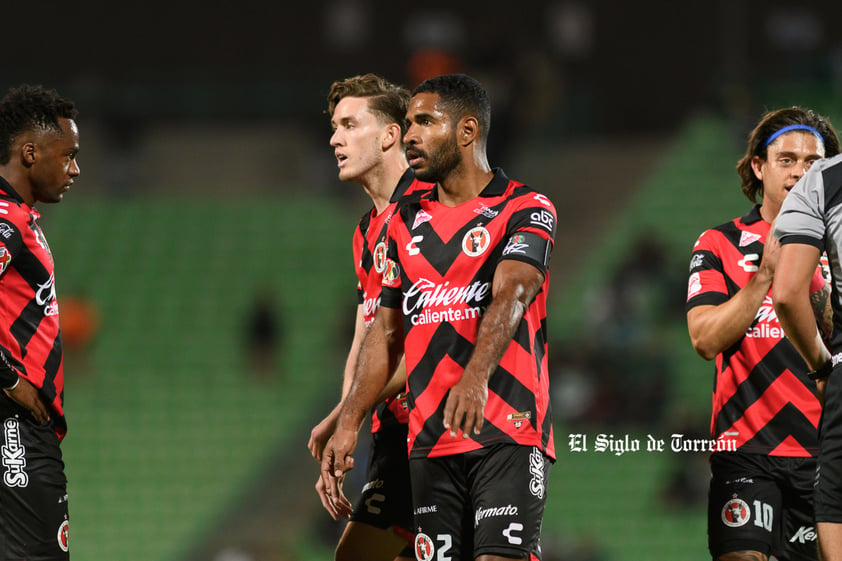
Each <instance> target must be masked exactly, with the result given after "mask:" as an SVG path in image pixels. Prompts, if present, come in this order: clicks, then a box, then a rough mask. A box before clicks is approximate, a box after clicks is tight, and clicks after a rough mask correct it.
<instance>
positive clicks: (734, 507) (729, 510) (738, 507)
mask: <svg viewBox="0 0 842 561" xmlns="http://www.w3.org/2000/svg"><path fill="white" fill-rule="evenodd" d="M749 518H751V510H749V508H748V503H746V502H745V501H744V500H742V499H740V498H737V495H736V494H734V495H732V496H731V499H730V500H728V502H726V503H725V506H723V507H722V522H723V523H724V524H725V525H726V526H729V527H731V528H738V527H740V526H743V525H745V523H746V522H748V519H749Z"/></svg>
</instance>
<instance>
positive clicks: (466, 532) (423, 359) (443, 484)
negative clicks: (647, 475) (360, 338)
mask: <svg viewBox="0 0 842 561" xmlns="http://www.w3.org/2000/svg"><path fill="white" fill-rule="evenodd" d="M407 119H408V121H409V130H408V131H407V133H406V135H405V137H404V141H405V144H406V145H407V157H408V159H409V164H410V166H411V167H412V168H413V169H414V170H415V173H416V176H417V177H418V178H419V179H423V180H425V181H435V182H436V185H435V187H434V188H433V189H432V190H431V191H428V192H425V193H420V194H417V195H413V196H411V197H408V198H407V199H406V200H405V201H402V202H401V205H400V206H399V207H398V212H397V213H396V214H395V216H394V217H393V218H392V221H391V223H390V224H389V231H388V235H389V248H388V252H387V263H386V270H385V272H384V276H383V292H382V296H381V306H380V308H379V310H378V312H377V315H376V318H375V321H374V324H373V325H372V327H371V329H370V330H369V333H368V334H367V336H366V339H365V341H364V343H363V347H362V350H361V356H360V361H359V366H358V368H357V372H356V374H355V376H354V381H353V384H352V387H351V390H350V392H349V395H348V398H347V399H346V400H345V401H344V404H343V407H342V409H341V412H340V417H339V420H338V422H337V428H336V431H335V432H334V435H333V437H332V438H331V440H330V441H329V442H328V444H327V446H326V447H325V452H324V456H323V460H322V477H323V478H324V480H325V485H326V487H327V489H328V493H329V494H330V495H332V496H335V495H337V494H338V478H341V476H342V474H343V473H344V472H345V471H346V470H347V469H348V467H349V458H350V454H351V453H352V451H353V449H354V447H355V446H356V438H357V431H358V430H359V428H360V425H361V423H362V420H363V418H364V416H365V411H366V410H367V408H368V407H369V406H370V405H371V404H373V403H374V402H375V400H376V398H377V394H378V393H379V392H380V389H381V388H382V387H383V386H384V385H385V384H386V383H387V381H388V379H389V373H390V372H391V371H392V369H393V368H394V366H395V365H396V364H397V362H398V360H399V358H400V357H401V355H402V353H405V355H404V358H405V361H406V369H407V372H408V377H407V383H408V396H407V401H408V403H409V410H410V415H409V447H410V460H409V463H410V473H411V478H412V495H413V506H414V513H415V530H416V538H415V555H416V558H417V559H420V560H422V561H429V560H431V559H441V558H448V559H452V560H454V561H458V560H468V559H479V560H480V561H498V560H504V559H524V558H529V559H540V555H541V550H540V530H541V521H542V518H543V512H544V505H545V501H546V483H547V478H548V476H549V468H550V465H551V463H552V462H553V460H554V458H555V451H554V446H553V438H552V424H551V415H550V406H549V386H548V372H547V333H546V302H547V289H548V286H549V278H548V275H547V267H548V261H549V256H550V252H551V249H552V245H553V238H554V235H555V221H556V213H555V208H554V207H553V205H552V203H551V202H550V201H549V199H547V197H546V196H544V195H543V194H541V193H539V192H538V191H536V190H534V189H532V188H530V187H527V186H526V185H524V184H522V183H520V182H517V181H514V180H511V179H509V178H508V177H506V175H505V173H504V172H503V171H502V170H500V169H492V168H491V167H490V165H489V163H488V159H487V157H486V143H487V139H488V132H489V127H490V122H491V119H490V103H489V101H488V96H487V94H486V92H485V90H484V89H483V87H482V86H481V85H480V84H479V83H478V82H477V81H476V80H474V79H473V78H470V77H468V76H465V75H445V76H437V77H434V78H430V79H429V80H426V81H425V82H423V83H422V84H420V85H419V86H418V87H417V88H416V89H415V91H414V92H413V97H412V100H411V101H410V104H409V110H408V112H407Z"/></svg>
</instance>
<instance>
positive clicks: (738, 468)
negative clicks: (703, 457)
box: [708, 452, 818, 560]
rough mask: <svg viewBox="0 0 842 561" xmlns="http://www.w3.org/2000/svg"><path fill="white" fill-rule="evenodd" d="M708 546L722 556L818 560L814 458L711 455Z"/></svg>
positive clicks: (725, 453)
mask: <svg viewBox="0 0 842 561" xmlns="http://www.w3.org/2000/svg"><path fill="white" fill-rule="evenodd" d="M710 466H711V476H712V477H711V480H710V493H709V495H708V548H709V550H710V554H711V555H712V556H713V557H714V558H717V557H719V556H720V555H722V554H724V553H728V552H732V551H746V550H753V551H759V552H761V553H764V554H766V555H767V556H769V555H776V556H777V557H778V558H780V559H787V560H799V559H803V560H808V559H810V560H815V559H816V558H817V554H818V553H817V549H816V528H815V523H814V521H813V502H812V499H813V480H814V478H815V473H816V460H815V458H788V457H780V456H764V455H756V454H740V453H729V452H720V453H716V454H712V455H711V462H710Z"/></svg>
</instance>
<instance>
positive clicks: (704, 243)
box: [687, 206, 826, 457]
mask: <svg viewBox="0 0 842 561" xmlns="http://www.w3.org/2000/svg"><path fill="white" fill-rule="evenodd" d="M759 209H760V207H759V206H755V207H754V208H752V209H751V211H749V212H748V213H747V214H746V215H745V216H742V217H740V218H736V219H734V220H732V221H730V222H727V223H725V224H722V225H720V226H718V227H716V228H712V229H710V230H707V231H706V232H704V233H703V234H702V235H701V236H700V237H699V239H698V240H697V241H696V245H695V246H694V248H693V254H692V258H691V261H690V279H689V283H688V288H687V310H688V311H689V310H690V309H691V308H693V307H695V306H700V305H704V304H711V305H719V304H722V303H723V302H726V301H728V300H729V299H730V298H731V297H733V296H734V295H735V294H736V293H737V292H738V291H739V290H740V289H741V288H742V287H744V286H745V285H746V284H747V283H748V281H749V280H750V279H751V278H752V277H753V276H754V274H755V273H756V272H757V270H758V265H759V264H760V260H761V257H762V255H763V246H764V243H765V241H766V236H767V234H768V233H769V229H770V227H771V226H770V224H769V223H768V222H766V221H765V220H763V219H762V218H761V216H760V210H759ZM825 284H826V280H825V279H824V277H823V276H822V270H821V267H818V268H817V270H816V273H815V275H814V276H813V280H812V282H811V286H810V291H811V293H812V292H814V291H817V290H820V289H822V288H823V287H824V286H825ZM807 371H808V369H807V366H806V364H805V363H804V361H803V360H802V358H801V356H800V355H799V354H798V352H797V351H796V350H795V347H793V346H792V344H791V343H790V342H789V339H787V338H786V337H785V335H784V332H783V329H782V328H781V325H780V322H779V321H778V316H777V314H776V313H775V309H774V307H773V306H772V298H771V291H770V294H767V295H766V299H765V300H764V302H763V304H762V305H761V306H760V308H759V309H758V310H757V314H756V316H755V319H754V321H753V322H752V324H751V325H750V326H749V328H748V330H747V331H746V333H745V335H743V336H742V337H741V338H740V339H739V340H738V341H737V342H736V343H734V344H733V345H732V346H731V347H729V348H728V349H726V350H725V351H723V352H722V353H720V354H719V355H717V357H716V365H715V378H714V385H713V408H712V415H711V427H710V428H711V436H712V438H714V439H721V440H723V441H727V442H728V443H730V444H732V445H733V447H736V449H737V450H738V451H740V452H745V453H751V454H764V455H770V456H791V457H808V456H814V455H815V454H816V452H817V451H818V425H819V416H820V414H821V405H820V404H819V400H818V398H817V397H816V389H815V382H813V381H811V380H810V379H809V378H808V377H807ZM723 446H726V445H725V444H723ZM729 449H733V448H729Z"/></svg>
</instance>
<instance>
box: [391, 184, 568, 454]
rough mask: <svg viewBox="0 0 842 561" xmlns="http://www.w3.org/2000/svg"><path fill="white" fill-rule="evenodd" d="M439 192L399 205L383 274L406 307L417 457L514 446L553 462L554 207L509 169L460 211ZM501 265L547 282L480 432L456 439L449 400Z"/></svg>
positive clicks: (494, 387)
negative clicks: (550, 307) (549, 319)
mask: <svg viewBox="0 0 842 561" xmlns="http://www.w3.org/2000/svg"><path fill="white" fill-rule="evenodd" d="M437 189H438V188H437V187H435V188H433V189H432V190H431V191H428V192H425V193H422V194H418V195H416V196H412V197H407V198H406V199H404V200H403V201H401V203H400V204H399V205H398V211H397V212H396V213H395V215H394V216H393V218H392V221H391V223H390V224H389V232H388V234H389V243H388V249H387V259H386V271H385V272H384V276H383V293H382V301H381V305H383V306H388V307H390V308H400V309H401V310H402V317H403V329H404V337H405V340H404V357H405V360H406V368H407V372H408V377H407V380H408V395H407V400H408V404H409V411H410V415H409V447H410V455H411V456H412V457H428V456H445V455H451V454H460V453H463V452H468V451H471V450H476V449H479V448H482V447H485V446H489V445H492V444H497V443H514V444H521V445H528V446H537V447H539V448H540V449H541V450H542V451H544V452H545V453H546V454H547V455H548V456H550V457H552V458H555V448H554V445H553V435H552V422H551V421H552V415H551V413H550V400H549V380H548V371H547V325H546V316H547V288H548V286H549V277H548V274H547V264H548V261H549V255H550V251H551V249H552V244H553V239H554V236H555V229H556V212H555V207H554V206H553V204H552V203H551V202H550V201H549V199H547V197H546V196H544V195H542V194H541V193H539V192H537V191H535V190H534V189H532V188H530V187H527V186H525V185H523V184H522V183H518V182H516V181H512V180H510V179H509V178H508V177H506V175H505V174H504V173H503V172H502V171H501V170H495V174H494V177H493V179H492V180H491V182H490V183H489V184H488V186H486V188H485V189H484V190H483V191H482V193H481V194H480V195H479V196H478V197H476V198H474V199H472V200H470V201H467V202H465V203H463V204H461V205H458V206H456V207H448V206H446V205H444V204H442V203H440V202H439V200H438V196H437V194H438V191H437ZM502 259H517V260H520V261H524V262H526V263H529V264H531V265H534V266H535V267H537V268H539V269H540V270H541V271H542V272H543V273H544V282H543V285H542V287H541V290H540V291H539V293H538V295H537V296H536V298H535V299H534V300H533V301H532V303H530V304H529V306H528V308H527V309H526V312H525V314H524V316H523V318H522V320H521V321H520V325H519V326H518V328H517V330H516V332H515V335H514V337H513V338H512V341H511V343H510V344H509V345H508V347H507V348H506V350H505V353H504V355H503V357H502V359H501V360H500V363H499V365H498V367H497V368H496V370H495V371H494V372H493V373H492V374H491V376H490V378H489V381H488V401H487V403H486V406H485V411H484V424H483V428H482V431H481V432H480V434H478V435H474V434H471V435H469V438H467V439H463V438H462V435H461V434H458V435H457V437H456V438H451V436H450V433H449V431H446V430H445V429H444V427H443V425H442V420H443V415H444V406H445V402H446V399H447V395H448V392H449V391H450V388H451V387H452V386H453V385H454V384H455V383H456V382H457V381H459V379H460V378H461V376H462V371H463V370H464V368H465V366H466V365H467V363H468V360H469V359H470V357H471V354H472V352H473V349H474V345H475V343H476V337H477V330H478V328H479V324H480V321H481V317H482V314H483V313H484V311H485V309H486V308H487V307H488V305H489V304H490V302H491V299H492V280H493V277H494V272H495V269H496V267H497V263H498V262H500V261H501V260H502Z"/></svg>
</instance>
